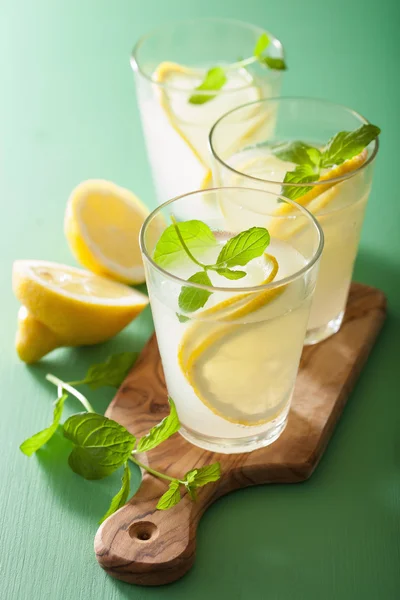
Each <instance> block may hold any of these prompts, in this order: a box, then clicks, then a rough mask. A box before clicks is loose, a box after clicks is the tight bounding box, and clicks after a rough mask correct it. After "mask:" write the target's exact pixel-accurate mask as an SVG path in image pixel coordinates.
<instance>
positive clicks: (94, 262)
mask: <svg viewBox="0 0 400 600" xmlns="http://www.w3.org/2000/svg"><path fill="white" fill-rule="evenodd" d="M148 214H149V210H148V209H147V208H146V206H145V205H144V204H142V202H141V201H140V200H139V199H138V198H137V197H136V196H135V195H134V194H133V193H132V192H130V191H129V190H126V189H124V188H122V187H120V186H118V185H116V184H114V183H111V182H110V181H104V180H100V179H99V180H88V181H84V182H82V183H81V184H79V185H78V186H77V187H76V188H75V189H74V190H73V191H72V193H71V195H70V197H69V200H68V203H67V208H66V213H65V220H64V231H65V235H66V238H67V241H68V243H69V246H70V248H71V250H72V252H73V254H74V255H75V257H76V259H77V260H78V262H79V263H80V264H81V265H82V266H84V267H86V268H87V269H89V270H91V271H93V273H97V274H98V275H105V276H107V277H111V278H113V279H116V280H117V281H121V282H124V283H130V284H138V283H143V281H144V269H143V263H142V257H141V253H140V248H139V231H140V228H141V226H142V224H143V221H144V220H145V218H146V217H147V215H148ZM159 233H160V234H161V229H160V232H159Z"/></svg>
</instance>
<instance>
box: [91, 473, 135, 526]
mask: <svg viewBox="0 0 400 600" xmlns="http://www.w3.org/2000/svg"><path fill="white" fill-rule="evenodd" d="M130 482H131V472H130V470H129V465H128V463H127V462H126V463H125V466H124V473H123V475H122V481H121V489H120V490H119V491H118V492H117V493H116V494H115V496H114V498H113V499H112V500H111V504H110V507H109V509H108V511H107V512H106V514H105V515H104V517H102V519H101V520H100V521H99V525H101V523H103V521H105V520H106V519H108V517H109V516H110V515H112V514H114V513H115V512H116V511H117V510H118V509H120V508H122V506H124V505H125V504H126V501H127V500H128V496H129V491H130Z"/></svg>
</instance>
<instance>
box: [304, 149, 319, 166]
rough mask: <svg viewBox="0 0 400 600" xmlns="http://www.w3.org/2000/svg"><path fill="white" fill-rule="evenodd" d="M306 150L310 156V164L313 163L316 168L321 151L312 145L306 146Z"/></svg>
mask: <svg viewBox="0 0 400 600" xmlns="http://www.w3.org/2000/svg"><path fill="white" fill-rule="evenodd" d="M306 152H307V154H308V156H309V157H310V161H311V164H312V165H314V166H315V168H316V169H319V168H320V164H321V157H322V154H321V151H320V150H318V148H313V147H312V146H310V147H309V148H307V150H306Z"/></svg>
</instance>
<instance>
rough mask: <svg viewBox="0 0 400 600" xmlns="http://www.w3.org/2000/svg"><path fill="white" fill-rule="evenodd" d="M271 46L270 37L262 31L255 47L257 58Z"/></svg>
mask: <svg viewBox="0 0 400 600" xmlns="http://www.w3.org/2000/svg"><path fill="white" fill-rule="evenodd" d="M268 46H269V37H268V36H267V34H266V33H262V34H261V35H260V37H259V38H258V40H257V43H256V45H255V48H254V52H253V54H254V56H256V57H257V58H258V57H259V56H261V54H262V53H263V52H264V50H266V49H267V48H268Z"/></svg>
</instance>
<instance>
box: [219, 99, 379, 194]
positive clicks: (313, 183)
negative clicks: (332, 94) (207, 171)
mask: <svg viewBox="0 0 400 600" xmlns="http://www.w3.org/2000/svg"><path fill="white" fill-rule="evenodd" d="M282 101H283V102H285V101H305V102H309V101H312V102H318V103H321V104H325V105H329V106H331V107H333V108H339V109H344V110H345V111H346V112H347V113H350V114H351V115H352V116H354V117H356V118H357V119H358V120H359V121H360V122H361V123H362V124H363V125H368V124H370V121H368V119H366V118H365V117H363V116H362V115H361V114H360V113H358V112H357V111H355V110H353V109H352V108H349V107H348V106H346V105H345V104H339V103H336V102H331V101H330V100H325V99H323V98H312V97H310V96H275V97H273V98H261V99H260V100H253V101H252V102H247V103H246V104H241V105H240V106H236V107H235V108H233V109H231V110H230V111H228V112H226V113H225V114H223V115H222V116H221V117H219V119H218V120H217V121H215V123H214V125H213V126H212V127H211V129H210V132H209V134H208V147H209V150H210V152H211V154H212V156H213V158H215V160H216V161H218V162H219V163H220V164H221V165H223V166H224V167H226V168H227V169H228V170H229V171H231V172H232V173H234V174H235V175H239V176H241V177H246V178H248V179H249V180H250V181H256V182H257V183H268V184H273V185H282V182H279V181H272V180H271V179H261V178H260V177H254V175H248V174H247V173H243V172H241V171H238V170H237V169H235V168H234V167H231V166H230V165H229V164H228V163H227V162H225V161H224V160H223V159H222V158H221V157H220V156H219V155H218V154H217V152H216V150H215V147H214V142H213V136H214V135H215V131H216V128H217V127H218V125H219V124H220V123H221V122H222V121H223V120H224V119H225V118H226V117H229V115H231V114H232V113H234V112H236V111H239V110H241V109H243V108H247V107H251V106H253V105H256V104H264V103H273V102H275V103H278V102H282ZM373 144H374V147H373V150H372V153H371V156H369V157H368V158H367V160H366V161H365V162H364V163H363V164H362V165H360V166H359V167H357V169H354V171H349V172H348V173H344V174H343V175H339V176H338V177H331V178H330V179H324V180H323V181H321V180H318V181H311V182H310V183H291V184H290V185H291V186H293V187H299V188H303V187H315V186H319V185H326V184H327V183H338V182H340V181H345V180H346V179H351V178H352V177H354V176H355V175H357V173H359V172H360V171H362V170H363V169H365V168H366V167H367V166H368V165H370V164H371V163H372V162H373V161H374V160H375V157H376V155H377V153H378V149H379V136H378V137H377V138H375V140H373Z"/></svg>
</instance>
